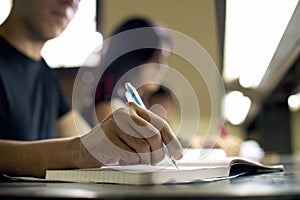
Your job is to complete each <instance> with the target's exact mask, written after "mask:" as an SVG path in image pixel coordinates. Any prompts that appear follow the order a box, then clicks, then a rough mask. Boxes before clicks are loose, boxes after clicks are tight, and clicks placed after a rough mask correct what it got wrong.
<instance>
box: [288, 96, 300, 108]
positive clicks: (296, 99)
mask: <svg viewBox="0 0 300 200" xmlns="http://www.w3.org/2000/svg"><path fill="white" fill-rule="evenodd" d="M288 104H289V108H290V110H291V111H294V112H296V111H298V110H299V109H300V93H297V94H294V95H291V96H289V98H288Z"/></svg>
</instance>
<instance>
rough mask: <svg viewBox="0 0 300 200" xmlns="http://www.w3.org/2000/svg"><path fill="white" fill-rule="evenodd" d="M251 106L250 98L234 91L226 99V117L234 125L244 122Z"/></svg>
mask: <svg viewBox="0 0 300 200" xmlns="http://www.w3.org/2000/svg"><path fill="white" fill-rule="evenodd" d="M250 106H251V100H250V98H249V97H247V96H244V95H243V93H241V92H240V91H233V92H230V93H228V94H227V95H226V97H225V117H226V119H227V120H228V121H229V122H230V123H231V124H233V125H239V124H241V123H242V122H244V120H245V118H246V116H247V114H248V111H249V109H250Z"/></svg>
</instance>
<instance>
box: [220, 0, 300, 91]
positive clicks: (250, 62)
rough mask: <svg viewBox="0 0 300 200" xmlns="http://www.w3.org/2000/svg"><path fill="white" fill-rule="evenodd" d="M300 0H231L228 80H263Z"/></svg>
mask: <svg viewBox="0 0 300 200" xmlns="http://www.w3.org/2000/svg"><path fill="white" fill-rule="evenodd" d="M297 3H298V0H288V1H287V0H243V1H241V0H227V1H226V30H225V47H224V71H223V77H224V80H225V81H226V82H230V81H233V80H236V79H239V82H240V84H241V85H242V86H243V87H257V86H258V85H259V83H260V82H261V80H262V78H263V76H264V74H265V72H266V70H267V68H268V66H269V64H270V61H271V59H272V56H273V54H274V52H275V50H276V48H277V46H278V44H279V42H280V39H281V37H282V35H283V33H284V31H285V29H286V27H287V25H288V22H289V20H290V18H291V16H292V14H293V12H294V10H295V8H296V6H297Z"/></svg>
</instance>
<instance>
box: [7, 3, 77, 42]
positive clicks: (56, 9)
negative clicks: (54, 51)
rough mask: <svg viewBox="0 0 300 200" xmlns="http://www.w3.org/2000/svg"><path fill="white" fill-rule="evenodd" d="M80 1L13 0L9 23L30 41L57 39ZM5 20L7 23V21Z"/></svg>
mask: <svg viewBox="0 0 300 200" xmlns="http://www.w3.org/2000/svg"><path fill="white" fill-rule="evenodd" d="M79 2H80V0H14V1H13V4H12V10H11V13H10V15H9V17H8V20H10V23H14V24H12V25H13V26H15V28H17V29H18V31H19V32H20V33H19V34H25V35H28V36H30V37H31V38H32V40H36V41H40V42H45V41H47V40H49V39H52V38H55V37H57V36H58V35H59V34H61V32H62V31H63V30H64V29H65V28H66V26H67V25H68V24H69V22H70V20H71V19H72V18H73V16H74V15H75V13H76V11H77V9H78V4H79ZM8 20H7V21H8Z"/></svg>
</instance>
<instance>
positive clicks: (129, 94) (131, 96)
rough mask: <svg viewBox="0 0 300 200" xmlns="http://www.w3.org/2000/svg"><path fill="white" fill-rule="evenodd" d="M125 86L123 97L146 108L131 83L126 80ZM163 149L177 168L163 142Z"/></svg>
mask: <svg viewBox="0 0 300 200" xmlns="http://www.w3.org/2000/svg"><path fill="white" fill-rule="evenodd" d="M125 88H126V92H125V97H126V99H127V101H129V102H135V103H136V104H138V105H140V106H141V107H143V108H146V106H145V104H144V103H143V101H142V99H141V97H140V95H139V93H138V92H137V90H136V89H135V88H134V87H133V85H132V84H131V83H129V82H126V83H125ZM163 149H164V152H165V154H166V155H167V156H168V157H169V158H170V159H171V161H172V163H173V165H174V166H175V167H176V168H177V169H178V166H177V164H176V161H175V159H174V158H173V157H172V156H171V154H170V152H169V150H168V148H167V146H166V145H165V144H164V143H163Z"/></svg>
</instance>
